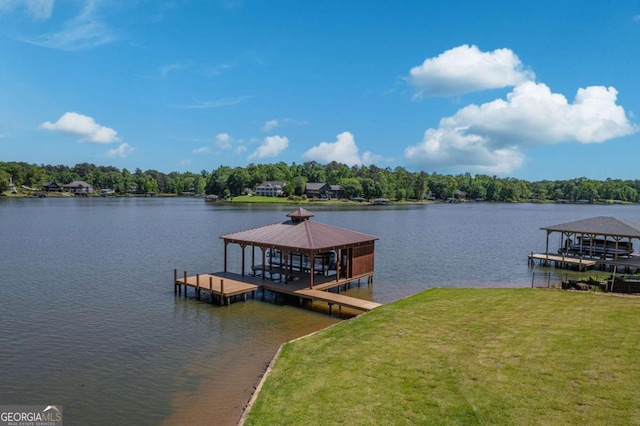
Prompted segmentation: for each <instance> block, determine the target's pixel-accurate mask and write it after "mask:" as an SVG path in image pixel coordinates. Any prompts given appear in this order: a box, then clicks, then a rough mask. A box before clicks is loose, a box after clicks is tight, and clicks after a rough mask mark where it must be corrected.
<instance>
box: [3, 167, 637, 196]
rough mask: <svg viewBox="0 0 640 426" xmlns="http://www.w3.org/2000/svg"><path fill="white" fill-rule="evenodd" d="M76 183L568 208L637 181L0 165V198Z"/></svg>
mask: <svg viewBox="0 0 640 426" xmlns="http://www.w3.org/2000/svg"><path fill="white" fill-rule="evenodd" d="M76 180H82V181H85V182H87V183H89V184H91V185H93V186H94V188H96V190H98V189H104V188H110V189H113V190H114V191H115V192H116V193H119V194H125V193H147V192H157V193H165V194H176V195H180V194H183V193H193V194H216V195H218V196H221V197H229V196H231V197H233V196H239V195H243V194H244V193H246V191H247V189H255V188H256V187H257V186H258V185H260V184H261V183H262V182H264V181H281V182H285V183H286V186H285V187H284V191H285V196H299V197H303V196H304V195H305V188H306V184H307V182H323V183H327V184H329V185H341V186H342V187H343V188H344V193H345V196H346V197H347V198H355V197H361V198H365V199H372V198H387V199H390V200H394V201H402V200H423V199H425V198H434V199H450V198H466V199H482V200H485V201H495V202H518V201H530V200H540V201H546V200H552V201H558V200H566V201H567V202H576V201H581V200H583V201H584V202H590V203H594V202H600V201H607V200H619V201H624V202H637V201H638V200H640V180H637V179H636V180H621V179H606V180H604V181H600V180H593V179H588V178H585V177H580V178H575V179H569V180H542V181H535V182H529V181H525V180H522V179H515V178H509V177H507V178H500V177H497V176H488V175H482V174H478V175H471V174H470V173H465V174H458V175H443V174H438V173H426V172H410V171H407V170H406V169H405V168H404V167H400V166H398V167H395V168H393V169H391V168H389V167H386V168H380V167H377V166H375V165H369V166H364V165H356V166H351V167H349V166H347V165H345V164H341V163H338V162H335V161H334V162H331V163H329V164H320V163H317V162H315V161H309V162H305V163H302V164H296V163H292V164H291V165H288V164H286V163H284V162H279V163H274V164H249V165H248V166H246V167H234V168H232V167H228V166H220V167H218V168H217V169H214V170H212V171H211V172H208V171H206V170H202V171H201V172H200V173H192V172H184V173H178V172H171V173H168V174H166V173H163V172H159V171H157V170H146V171H142V170H140V169H139V168H137V169H136V170H135V171H133V172H130V171H129V170H127V169H126V168H124V169H122V170H120V169H118V168H116V167H112V166H96V165H95V164H90V163H80V164H76V165H75V166H73V167H69V166H65V165H57V166H53V165H35V164H28V163H24V162H0V193H1V192H5V191H7V190H9V189H10V182H12V183H13V184H14V185H15V186H16V187H17V188H22V187H23V186H24V187H27V188H34V189H40V188H41V187H42V185H43V184H44V183H46V182H50V181H54V182H57V183H59V184H62V185H64V184H67V183H70V182H72V181H76Z"/></svg>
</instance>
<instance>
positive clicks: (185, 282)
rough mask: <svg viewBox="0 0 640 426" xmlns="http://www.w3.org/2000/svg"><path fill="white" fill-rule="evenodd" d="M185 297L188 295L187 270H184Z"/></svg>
mask: <svg viewBox="0 0 640 426" xmlns="http://www.w3.org/2000/svg"><path fill="white" fill-rule="evenodd" d="M183 287H184V297H187V271H186V270H185V271H184V286H183Z"/></svg>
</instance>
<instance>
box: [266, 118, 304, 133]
mask: <svg viewBox="0 0 640 426" xmlns="http://www.w3.org/2000/svg"><path fill="white" fill-rule="evenodd" d="M289 124H293V125H296V126H304V125H305V124H307V121H299V120H293V119H291V118H283V119H282V120H276V119H274V120H269V121H267V122H265V123H264V125H263V126H262V131H263V132H270V131H271V130H273V129H275V128H276V127H282V126H286V125H289Z"/></svg>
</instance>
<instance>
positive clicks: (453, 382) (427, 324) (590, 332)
mask: <svg viewBox="0 0 640 426" xmlns="http://www.w3.org/2000/svg"><path fill="white" fill-rule="evenodd" d="M245 424H248V425H273V424H278V425H283V424H289V425H301V424H305V425H309V424H317V425H327V424H349V425H371V424H380V425H389V424H394V425H395V424H407V425H414V424H429V425H440V424H442V425H453V424H455V425H469V424H471V425H473V424H508V425H531V424H535V425H539V424H544V425H566V424H573V425H583V424H611V425H614V424H615V425H622V424H624V425H632V424H635V425H640V298H636V297H618V296H608V295H603V294H593V293H579V292H562V291H550V290H539V289H436V290H429V291H426V292H423V293H420V294H418V295H415V296H413V297H410V298H407V299H404V300H401V301H398V302H396V303H392V304H390V305H387V306H384V307H382V308H378V309H376V310H374V311H372V312H370V313H368V314H364V315H362V316H360V317H358V318H355V319H353V320H349V321H344V322H342V323H340V324H338V325H336V326H334V327H331V328H329V329H327V330H324V331H322V332H320V333H318V334H316V335H313V336H311V337H308V338H305V339H302V340H299V341H296V342H293V343H289V344H287V345H285V347H284V348H283V350H282V352H281V356H280V358H279V359H278V360H277V362H276V363H275V366H274V367H273V369H272V371H271V373H270V375H269V377H268V378H267V380H266V382H265V383H264V386H263V387H262V390H261V392H260V394H259V396H258V398H257V400H256V402H255V404H254V406H253V408H252V410H251V412H250V413H249V416H248V418H247V421H246V423H245Z"/></svg>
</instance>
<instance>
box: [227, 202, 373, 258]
mask: <svg viewBox="0 0 640 426" xmlns="http://www.w3.org/2000/svg"><path fill="white" fill-rule="evenodd" d="M308 215H311V216H313V214H311V213H310V212H309V211H307V210H305V209H297V210H294V211H293V212H291V213H289V214H288V215H287V216H289V217H292V218H296V219H293V220H287V221H285V222H282V223H274V224H273V225H267V226H262V227H259V228H253V229H248V230H246V231H240V232H234V233H232V234H226V235H221V236H220V238H222V239H223V240H225V241H227V242H232V243H237V244H247V245H250V244H254V245H257V246H263V247H279V248H286V249H295V250H299V251H322V250H331V249H334V248H338V247H347V246H357V245H360V244H363V243H369V242H373V241H375V240H377V239H378V237H375V236H373V235H367V234H363V233H360V232H356V231H350V230H348V229H343V228H338V227H335V226H331V225H325V224H322V223H318V222H312V221H309V220H300V219H297V217H300V216H302V217H306V218H308V217H309V216H308Z"/></svg>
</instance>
